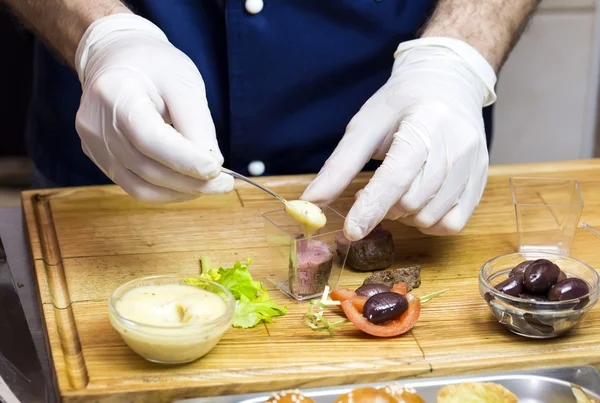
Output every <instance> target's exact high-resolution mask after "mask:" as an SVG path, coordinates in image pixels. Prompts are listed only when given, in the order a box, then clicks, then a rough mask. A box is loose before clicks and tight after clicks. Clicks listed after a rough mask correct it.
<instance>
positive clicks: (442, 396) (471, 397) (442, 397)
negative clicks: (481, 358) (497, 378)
mask: <svg viewBox="0 0 600 403" xmlns="http://www.w3.org/2000/svg"><path fill="white" fill-rule="evenodd" d="M437 401H438V403H517V402H518V401H519V400H518V399H517V396H515V395H514V394H513V393H512V392H511V391H509V390H508V389H506V388H505V387H504V386H502V385H498V384H496V383H493V382H487V383H482V382H465V383H459V384H454V385H448V386H444V387H443V388H442V389H441V390H440V391H439V392H438V395H437Z"/></svg>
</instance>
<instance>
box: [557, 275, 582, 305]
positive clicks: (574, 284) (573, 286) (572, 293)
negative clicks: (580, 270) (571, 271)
mask: <svg viewBox="0 0 600 403" xmlns="http://www.w3.org/2000/svg"><path fill="white" fill-rule="evenodd" d="M589 292H590V288H589V287H588V285H587V283H586V282H585V281H583V280H582V279H580V278H576V277H572V278H568V279H566V280H562V281H559V282H558V283H556V284H555V285H554V287H552V289H550V292H549V293H548V300H549V301H565V300H569V299H576V298H580V297H583V296H584V295H586V294H587V293H589Z"/></svg>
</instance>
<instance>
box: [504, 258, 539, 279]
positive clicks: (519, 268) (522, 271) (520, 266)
mask: <svg viewBox="0 0 600 403" xmlns="http://www.w3.org/2000/svg"><path fill="white" fill-rule="evenodd" d="M531 263H533V260H525V261H524V262H521V263H519V264H518V265H516V266H515V267H514V268H513V269H512V270H511V271H510V273H508V277H513V276H515V275H516V274H520V275H522V276H523V275H525V269H526V268H527V266H529V265H530V264H531Z"/></svg>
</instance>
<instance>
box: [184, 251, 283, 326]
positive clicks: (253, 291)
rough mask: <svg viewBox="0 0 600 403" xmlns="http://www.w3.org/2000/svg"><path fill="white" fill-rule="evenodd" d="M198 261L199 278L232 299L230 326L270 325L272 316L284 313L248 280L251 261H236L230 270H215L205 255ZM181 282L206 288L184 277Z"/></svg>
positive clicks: (251, 279) (251, 280) (249, 278)
mask: <svg viewBox="0 0 600 403" xmlns="http://www.w3.org/2000/svg"><path fill="white" fill-rule="evenodd" d="M200 261H201V270H202V272H201V273H200V277H201V278H204V279H206V280H210V281H214V282H215V283H218V284H220V285H222V286H223V287H225V288H227V289H228V290H229V291H230V292H231V294H232V295H233V297H234V298H235V300H236V307H235V312H234V314H233V326H234V327H241V328H250V327H254V326H256V325H258V324H259V323H260V322H262V321H264V322H266V323H273V318H274V317H276V316H282V315H285V314H286V313H287V308H286V307H282V306H279V305H278V304H277V303H276V302H275V301H273V300H272V299H271V297H270V296H269V293H268V292H267V290H266V289H265V288H264V286H263V284H262V283H261V282H260V281H256V280H254V279H253V278H252V275H251V274H250V271H249V270H248V266H250V264H251V263H252V260H251V259H248V261H247V263H245V264H244V263H240V261H236V262H235V264H234V265H233V267H227V268H224V267H220V268H218V269H216V268H212V267H211V264H210V259H209V258H208V257H207V256H204V257H202V259H201V260H200ZM185 282H186V283H187V284H190V285H195V286H197V287H207V284H206V283H205V282H203V281H198V280H197V279H195V278H187V279H186V280H185ZM215 292H218V291H215Z"/></svg>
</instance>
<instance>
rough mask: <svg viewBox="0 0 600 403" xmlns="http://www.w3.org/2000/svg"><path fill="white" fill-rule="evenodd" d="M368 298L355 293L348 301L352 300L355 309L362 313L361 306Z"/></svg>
mask: <svg viewBox="0 0 600 403" xmlns="http://www.w3.org/2000/svg"><path fill="white" fill-rule="evenodd" d="M368 299H369V297H363V296H361V295H355V296H354V297H352V298H351V299H350V301H352V305H354V307H355V308H356V310H357V311H358V312H360V313H361V314H362V313H363V307H364V306H365V302H367V300H368ZM342 302H343V301H342Z"/></svg>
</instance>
